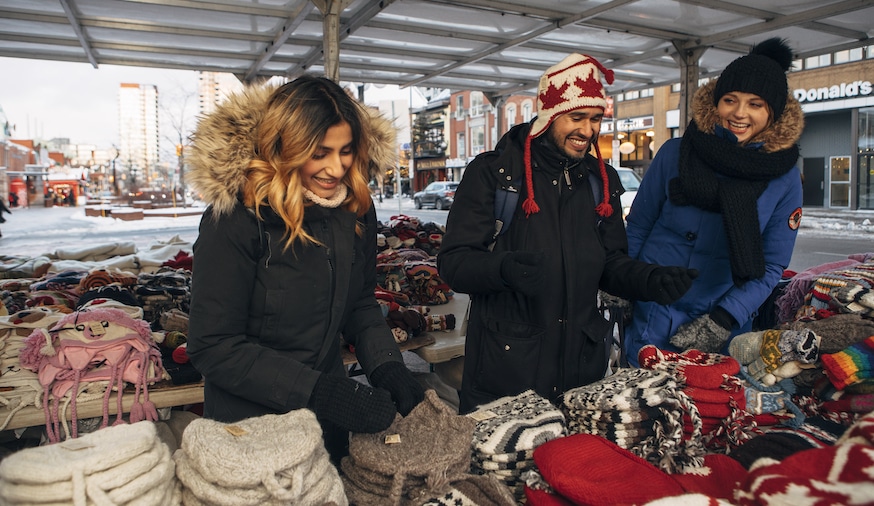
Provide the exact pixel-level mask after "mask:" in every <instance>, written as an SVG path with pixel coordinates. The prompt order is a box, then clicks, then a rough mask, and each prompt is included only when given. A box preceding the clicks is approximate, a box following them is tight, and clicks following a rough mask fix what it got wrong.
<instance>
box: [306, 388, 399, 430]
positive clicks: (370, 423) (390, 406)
mask: <svg viewBox="0 0 874 506" xmlns="http://www.w3.org/2000/svg"><path fill="white" fill-rule="evenodd" d="M310 405H311V407H312V409H313V411H314V412H315V413H316V416H317V417H319V418H324V419H325V420H328V421H330V422H333V423H334V424H336V425H337V426H339V427H341V428H343V429H346V430H348V431H349V432H356V433H357V432H366V433H369V434H373V433H376V432H380V431H383V430H385V429H387V428H388V427H389V425H391V424H392V422H394V419H395V415H396V414H397V408H396V407H395V404H394V402H392V400H391V394H390V393H389V392H388V390H383V389H382V388H372V387H369V386H367V385H365V384H364V383H359V382H357V381H355V380H352V379H349V378H341V377H337V376H331V375H329V374H322V375H321V376H320V377H319V379H318V381H316V386H315V388H313V395H312V399H311V404H310Z"/></svg>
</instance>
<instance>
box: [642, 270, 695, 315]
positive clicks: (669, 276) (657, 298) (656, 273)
mask: <svg viewBox="0 0 874 506" xmlns="http://www.w3.org/2000/svg"><path fill="white" fill-rule="evenodd" d="M697 277H698V269H686V268H685V267H656V268H655V269H653V271H652V272H651V273H650V275H649V278H647V281H646V290H647V293H648V294H649V298H650V299H651V300H652V301H654V302H656V303H658V304H661V305H663V306H666V305H668V304H671V303H672V302H674V301H676V300H677V299H679V298H680V297H682V296H683V294H685V293H686V292H687V291H689V288H691V287H692V280H694V279H695V278H697Z"/></svg>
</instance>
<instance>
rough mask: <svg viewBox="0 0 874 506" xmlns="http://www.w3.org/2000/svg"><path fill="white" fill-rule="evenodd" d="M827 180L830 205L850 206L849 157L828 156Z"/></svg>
mask: <svg viewBox="0 0 874 506" xmlns="http://www.w3.org/2000/svg"><path fill="white" fill-rule="evenodd" d="M829 174H830V176H831V179H830V180H829V182H830V185H829V190H830V202H831V207H849V206H850V157H849V156H833V157H831V158H829Z"/></svg>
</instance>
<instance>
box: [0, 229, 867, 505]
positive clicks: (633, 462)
mask: <svg viewBox="0 0 874 506" xmlns="http://www.w3.org/2000/svg"><path fill="white" fill-rule="evenodd" d="M442 232H443V231H442V228H441V227H440V226H438V225H435V224H433V223H423V222H421V221H419V220H418V219H416V218H414V217H409V216H405V215H398V216H394V217H392V220H390V221H389V223H387V224H386V225H381V229H380V237H378V240H379V244H378V245H377V249H378V255H379V257H378V258H379V259H380V266H379V267H378V271H379V272H378V276H377V279H378V283H379V284H378V286H377V289H376V292H375V295H376V297H377V300H378V302H379V304H380V306H381V307H382V309H383V315H384V316H385V318H386V322H387V323H388V324H389V327H390V328H391V329H392V331H393V333H394V335H395V338H396V340H398V341H399V342H402V341H403V340H405V339H406V340H409V339H410V338H414V337H416V336H418V335H421V334H422V333H426V332H440V331H442V330H447V329H452V328H455V327H456V326H460V325H463V323H464V322H463V321H456V318H455V315H453V314H448V313H441V311H440V306H441V304H443V303H444V302H445V301H446V300H450V299H451V298H452V297H453V295H454V294H453V293H452V291H451V290H450V289H449V288H448V287H446V286H444V283H443V282H442V280H441V279H440V277H439V273H437V271H436V268H435V266H434V265H433V262H434V258H435V257H434V255H436V254H437V253H438V252H439V247H440V244H441V238H442ZM190 246H191V245H190V244H187V243H184V242H183V241H179V240H175V239H174V240H171V241H170V242H169V243H164V244H158V245H156V247H154V248H150V249H149V250H146V251H137V250H136V249H135V248H133V247H132V245H127V244H123V243H117V244H108V245H99V246H92V247H89V248H81V249H80V250H77V251H72V250H70V251H59V252H56V254H52V255H46V256H42V257H37V258H32V259H26V261H25V260H23V259H0V264H2V263H6V264H7V267H8V268H7V269H6V270H5V275H6V277H5V278H4V279H0V299H2V306H0V436H3V437H4V442H7V441H8V442H12V443H15V444H9V446H8V447H4V449H5V450H6V451H5V452H4V453H0V504H10V505H16V504H44V505H49V504H74V505H76V506H79V505H82V506H84V505H88V504H95V505H107V506H108V505H122V504H124V505H140V504H141V505H148V506H151V505H157V504H160V505H169V506H175V505H178V504H186V505H201V504H205V505H233V506H238V505H239V506H243V505H254V504H257V505H261V504H265V505H280V504H282V505H285V504H313V505H322V504H335V505H338V506H343V505H346V504H355V505H362V506H365V505H366V506H369V505H396V504H402V505H405V506H406V505H411V506H412V505H416V506H418V505H423V506H426V505H427V506H509V505H513V504H525V503H527V504H530V505H562V506H565V505H571V504H587V505H596V504H603V505H605V506H606V505H611V506H612V505H631V504H635V505H647V506H661V505H675V504H677V505H684V504H688V505H697V504H701V505H704V504H706V505H708V506H710V505H714V504H716V505H734V506H752V505H756V506H762V505H769V506H770V505H777V504H786V503H787V502H789V503H792V504H793V505H794V504H806V503H811V504H813V503H816V504H872V505H874V485H872V484H874V480H872V478H871V474H870V472H869V468H871V467H872V466H874V437H872V435H871V434H872V430H871V427H874V367H872V364H874V320H872V312H871V310H870V307H871V306H870V302H871V295H870V289H871V279H872V278H874V277H872V276H871V272H872V267H871V266H872V265H874V264H872V262H874V254H864V255H853V256H852V257H851V258H848V259H847V260H845V261H841V262H834V263H831V264H828V265H825V266H820V267H818V268H815V269H811V270H810V271H809V272H807V271H806V272H803V273H798V274H797V275H794V276H793V274H794V273H791V272H790V271H787V273H785V274H784V278H786V280H787V282H786V283H785V284H784V285H783V287H781V291H780V292H779V293H778V292H775V294H773V298H772V299H771V300H773V301H775V302H774V305H775V309H776V310H777V311H775V312H776V313H777V314H778V315H782V309H784V308H790V307H791V308H793V309H792V310H791V311H788V312H787V314H788V315H789V316H788V317H787V318H782V317H779V318H778V320H779V321H778V322H777V323H776V324H775V325H774V327H773V328H761V329H755V330H754V331H751V332H748V333H746V334H741V335H739V336H737V337H735V338H734V339H733V340H732V341H731V342H730V344H729V346H728V348H727V350H728V354H727V355H722V354H719V353H705V352H703V351H701V350H696V349H692V350H687V351H685V352H682V353H680V352H672V351H668V350H660V349H658V348H655V347H653V346H650V347H644V348H643V349H641V354H640V356H639V357H638V359H639V362H640V364H641V368H640V369H628V368H621V367H620V368H618V369H616V368H611V370H610V371H609V373H608V374H610V375H608V376H607V377H605V378H603V379H602V380H601V381H598V382H596V383H593V384H591V385H588V386H586V387H580V388H578V389H573V390H570V391H568V392H566V393H565V394H564V395H563V396H562V397H561V401H560V402H559V403H558V404H553V403H552V402H550V401H549V400H547V399H545V398H542V397H540V396H539V395H537V394H535V393H534V392H533V391H526V392H520V393H519V394H517V395H514V396H508V397H505V398H501V399H498V400H496V401H493V402H491V403H489V404H486V405H482V406H478V407H477V409H476V410H474V411H473V412H472V413H469V414H467V415H464V416H461V415H458V414H457V412H456V408H454V407H452V406H451V405H450V404H447V403H445V402H444V401H442V400H441V399H440V398H439V397H438V396H437V394H436V391H435V390H427V393H426V400H425V402H423V403H422V404H421V405H419V406H417V407H416V408H415V409H414V410H413V411H412V412H411V413H410V414H409V415H408V416H407V417H401V416H400V415H397V417H396V418H395V421H394V423H393V424H392V426H391V427H390V428H389V429H388V430H386V431H384V432H383V433H380V434H353V435H352V436H351V439H350V454H349V456H348V457H346V458H345V459H343V460H342V461H341V463H340V465H339V466H335V465H334V464H333V463H332V462H331V461H330V459H329V457H328V454H327V451H326V449H325V447H324V445H323V444H322V434H321V427H320V425H319V424H318V422H317V420H316V419H315V416H314V415H313V413H312V412H310V411H309V410H298V411H293V412H289V413H286V414H284V415H267V416H265V417H257V418H251V419H246V420H240V421H238V422H236V423H227V424H225V423H218V422H215V421H212V420H207V419H203V418H201V417H200V416H199V415H197V414H195V413H194V412H191V411H188V410H187V409H186V408H184V407H177V408H173V409H172V410H171V408H160V409H155V408H154V406H153V405H150V401H149V394H150V392H154V391H155V388H156V387H157V386H156V385H165V384H167V383H173V384H174V385H176V384H183V383H186V382H197V381H200V379H201V376H200V374H199V373H198V372H197V371H196V370H195V369H194V368H193V366H191V364H190V362H187V355H186V353H185V351H186V349H185V346H186V340H187V333H188V312H187V311H188V299H189V295H188V294H189V285H190V269H191V262H190V260H191V257H190V255H188V253H186V250H187V251H190ZM0 267H2V265H0ZM790 299H791V300H790ZM95 337H97V338H99V339H96V340H95V339H94V338H95ZM101 342H104V343H105V344H106V343H111V344H110V346H108V348H109V349H108V350H107V351H102V352H98V351H97V350H96V349H95V348H96V344H97V343H101ZM83 343H84V344H83ZM76 346H78V348H76ZM68 348H69V351H68ZM123 350H127V351H126V352H123ZM95 353H96V354H98V355H99V354H100V353H108V354H109V355H107V356H106V360H103V358H100V359H95V360H90V359H89V358H88V357H94V356H98V355H95ZM68 356H69V357H70V358H69V360H68V359H67V358H66V357H68ZM99 356H101V357H102V356H103V355H99ZM60 357H64V366H65V367H68V366H69V367H70V368H69V369H64V370H63V371H62V372H60V373H59V372H57V370H56V369H57V365H58V364H60V362H59V360H60ZM53 360H55V361H56V362H55V363H54V365H52V364H53V363H52V361H53ZM86 360H87V365H85V366H84V368H83V367H82V366H83V364H86ZM92 362H98V363H100V366H99V367H98V369H99V368H101V367H102V368H103V369H102V370H101V371H100V373H101V374H105V375H106V376H105V377H103V376H92V375H91V371H90V369H89V368H90V366H91V365H94V364H92ZM39 364H42V366H40V365H39ZM74 364H76V367H73V365H74ZM112 364H115V365H116V366H117V367H115V368H113V367H111V365H112ZM124 364H126V366H122V365H124ZM28 365H29V366H31V367H35V370H31V369H29V368H28ZM141 365H146V367H140V366H141ZM50 366H51V367H50ZM41 367H42V374H40V370H41ZM113 370H114V371H115V376H113V372H112V371H113ZM113 378H114V379H113ZM119 379H121V383H120V384H119V383H118V380H119ZM49 380H51V381H49ZM77 381H78V386H76V382H77ZM122 391H123V392H124V394H125V398H126V399H128V398H129V399H130V400H131V401H133V405H132V406H131V408H130V414H129V415H125V416H122V417H115V419H114V420H113V419H112V418H110V417H109V414H108V409H109V408H111V407H112V406H113V405H115V409H116V410H117V411H121V409H120V408H119V407H118V406H117V405H116V403H117V402H118V401H119V400H120V398H121V396H120V395H118V396H115V395H117V394H120V393H121V392H122ZM62 392H64V393H63V394H62ZM74 392H77V395H74ZM114 396H115V397H114ZM153 398H154V397H153ZM85 401H88V402H89V403H91V401H97V402H98V403H100V402H102V403H103V405H104V407H105V408H107V410H104V412H103V413H104V414H103V416H98V417H96V418H92V419H78V420H77V416H76V415H77V413H76V408H77V406H81V405H82V403H83V402H85ZM126 402H127V400H126ZM180 408H182V409H180ZM24 409H31V410H36V411H38V412H45V413H46V415H45V421H46V423H47V425H46V426H45V427H42V426H37V427H29V428H26V429H15V430H4V429H6V428H7V425H8V424H9V423H10V421H11V420H14V419H15V418H16V414H17V413H20V412H21V410H24ZM46 410H48V411H46ZM40 420H42V418H40ZM68 420H70V421H68ZM137 420H141V421H137ZM34 433H37V434H38V440H34V439H33V438H32V434H34ZM19 435H25V436H27V437H28V438H29V439H27V440H23V441H21V442H20V443H17V442H16V439H17V438H18V437H19ZM395 441H399V442H395ZM28 444H34V445H35V446H33V447H24V446H26V445H28ZM22 447H24V448H23V449H22ZM6 448H9V449H6ZM805 501H807V502H805Z"/></svg>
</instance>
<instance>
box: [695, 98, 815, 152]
mask: <svg viewBox="0 0 874 506" xmlns="http://www.w3.org/2000/svg"><path fill="white" fill-rule="evenodd" d="M715 88H716V81H710V82H709V83H707V84H706V85H704V86H702V87H700V88H698V91H696V92H695V98H694V99H693V100H692V118H693V119H694V120H695V124H696V125H698V129H699V130H701V131H702V132H706V133H709V134H712V133H713V132H714V129H715V128H716V125H717V124H718V123H719V114H718V113H717V111H716V106H715V105H713V93H714V89H715ZM802 131H804V112H802V110H801V105H800V104H799V103H798V101H797V100H795V98H794V97H793V96H792V95H789V96H788V97H787V98H786V108H785V109H783V115H782V116H780V119H779V120H777V122H776V123H773V124H771V125H769V126H768V128H766V129H764V130H762V131H761V132H759V134H758V135H756V136H755V137H754V138H752V139H750V142H751V143H757V142H764V145H763V146H762V151H763V152H765V153H773V152H776V151H782V150H784V149H787V148H789V147H791V146H792V145H794V144H797V143H798V139H800V138H801V132H802Z"/></svg>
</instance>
